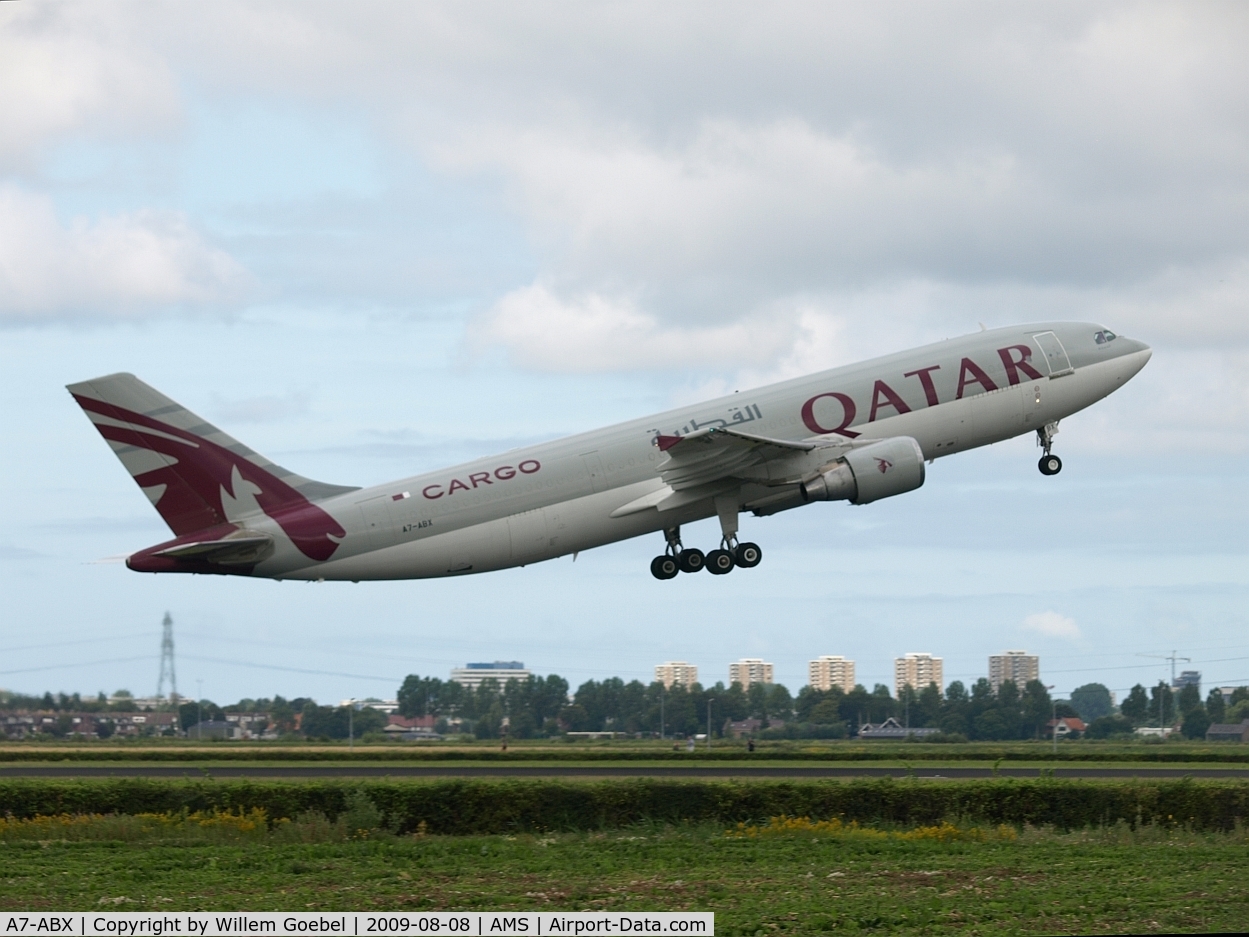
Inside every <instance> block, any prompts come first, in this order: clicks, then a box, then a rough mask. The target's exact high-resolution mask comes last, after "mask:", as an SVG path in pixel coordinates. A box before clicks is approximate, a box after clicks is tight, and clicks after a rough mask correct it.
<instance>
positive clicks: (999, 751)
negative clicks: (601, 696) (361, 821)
mask: <svg viewBox="0 0 1249 937" xmlns="http://www.w3.org/2000/svg"><path fill="white" fill-rule="evenodd" d="M869 745H870V743H869ZM1053 760H1057V761H1065V762H1101V763H1113V762H1133V763H1140V762H1145V763H1163V764H1165V763H1173V764H1174V763H1191V764H1198V763H1212V764H1247V763H1249V746H1243V745H1235V744H1231V743H1211V745H1210V746H1209V747H1206V746H1204V745H1202V746H1200V747H1197V746H1193V747H1189V746H1183V747H1180V746H1176V747H1174V748H1172V747H1170V746H1169V745H1157V746H1155V745H1148V746H1146V745H1141V746H1139V747H1136V746H1133V747H1130V748H1122V747H1120V748H1115V749H1111V750H1103V749H1100V748H1098V747H1096V746H1095V745H1089V746H1088V747H1085V746H1084V744H1083V743H1064V744H1063V745H1062V746H1060V747H1059V749H1058V753H1057V755H1054V754H1053V753H1052V752H1051V751H1050V749H1049V748H1048V747H1047V746H1017V747H1013V748H993V747H980V746H976V745H966V746H964V745H927V746H921V745H890V744H888V743H884V744H882V745H881V746H880V747H879V748H878V747H875V746H872V747H853V748H851V747H838V746H829V747H827V748H808V749H801V750H794V749H769V748H764V749H761V750H759V751H755V752H747V751H746V750H745V749H744V748H741V747H728V748H721V749H712V750H711V751H707V750H705V749H701V748H700V749H699V750H698V751H697V752H695V753H692V754H691V753H687V752H684V751H681V752H673V751H666V750H647V749H638V748H591V749H585V748H579V747H577V746H573V745H569V746H567V747H561V748H532V749H531V748H525V747H521V748H513V749H512V750H511V751H507V752H504V751H500V750H499V749H497V748H368V747H361V748H356V749H354V750H349V749H347V748H325V747H313V746H308V747H306V748H304V747H285V748H269V747H267V746H265V745H263V744H261V745H257V744H255V743H246V747H241V746H234V745H231V744H229V743H221V744H220V745H219V746H217V745H213V746H208V747H204V748H182V747H178V746H172V745H171V746H167V747H166V746H160V745H157V746H148V747H138V746H135V747H130V746H128V745H124V744H123V745H116V746H114V745H111V744H108V743H100V745H99V747H98V748H96V747H92V748H72V749H71V748H61V747H59V746H55V745H46V746H45V745H41V744H37V743H36V744H30V743H28V744H25V745H15V746H9V747H4V748H0V762H27V761H75V762H86V761H173V762H202V761H356V762H361V761H363V762H371V761H382V762H392V761H400V762H436V761H486V762H530V761H560V762H568V761H590V762H601V761H650V762H656V761H657V762H668V761H670V762H674V763H683V762H689V761H703V762H706V761H734V762H767V761H813V762H841V761H852V762H860V761H893V762H898V761H915V762H920V761H944V762H953V761H980V762H985V761H1004V762H1010V761H1031V762H1038V761H1047V762H1048V761H1053Z"/></svg>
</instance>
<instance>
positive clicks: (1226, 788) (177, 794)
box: [0, 778, 1249, 834]
mask: <svg viewBox="0 0 1249 937" xmlns="http://www.w3.org/2000/svg"><path fill="white" fill-rule="evenodd" d="M354 790H362V791H364V792H365V793H366V794H367V795H368V796H369V797H370V798H371V799H372V800H373V802H374V803H375V804H376V805H377V806H378V807H379V808H380V809H381V811H382V812H383V814H384V815H385V816H386V818H387V823H388V825H389V824H394V827H395V829H397V830H399V831H401V832H408V831H411V830H414V829H416V828H417V827H418V824H420V823H421V822H422V821H424V823H425V824H426V828H427V829H428V831H429V832H431V833H444V834H470V833H503V832H517V831H539V830H588V829H611V828H619V827H624V826H630V825H632V824H636V823H641V822H647V821H649V822H658V823H671V824H677V823H685V822H711V823H719V824H724V825H725V826H728V825H731V824H734V823H737V822H738V821H757V820H763V819H766V818H768V817H773V816H779V815H781V814H786V815H789V816H809V817H812V818H817V819H827V818H831V817H841V818H843V819H845V820H858V821H859V822H861V823H897V824H920V823H934V822H937V821H940V820H942V819H947V818H966V819H969V820H976V821H982V822H991V823H1011V824H1016V825H1019V824H1024V823H1031V824H1053V825H1054V826H1056V827H1059V828H1061V829H1073V828H1078V827H1087V826H1098V825H1101V824H1111V823H1115V822H1118V821H1121V820H1122V821H1126V822H1127V823H1129V824H1131V825H1132V826H1133V827H1135V826H1137V825H1139V824H1156V823H1162V824H1183V825H1187V826H1190V827H1192V828H1194V829H1203V830H1227V829H1231V828H1233V827H1234V826H1235V825H1236V824H1237V823H1238V822H1244V820H1245V818H1246V816H1247V815H1249V782H1244V781H1213V782H1209V781H1193V780H1189V779H1186V780H1179V781H1170V780H1167V781H1133V782H1117V781H1110V782H1104V781H1095V782H1089V781H1068V780H1054V779H1039V780H1033V779H1027V780H1022V779H1014V778H1011V779H1006V778H997V779H992V780H985V781H957V782H949V781H946V782H931V781H915V780H905V781H894V780H892V779H889V778H883V779H872V780H855V781H850V782H838V781H753V782H733V781H663V780H652V779H630V780H620V781H594V782H569V781H553V780H498V781H495V780H459V779H449V780H438V781H359V782H356V781H308V782H280V781H255V782H253V781H213V780H195V781H164V780H152V779H146V778H124V779H108V780H104V779H100V780H74V781H59V780H58V781H47V780H42V779H28V778H14V779H6V780H2V781H0V813H3V814H8V815H11V816H15V817H31V816H35V815H38V814H44V815H48V814H59V813H70V814H75V813H122V814H132V813H145V812H158V813H163V812H166V811H171V812H177V811H180V810H192V811H194V810H211V809H214V808H216V809H220V810H236V809H238V808H240V807H241V808H244V809H250V808H252V807H263V808H264V809H265V810H266V811H268V813H269V815H270V817H273V818H278V817H295V816H298V815H299V814H301V813H303V812H305V811H308V810H319V811H321V812H323V813H325V814H327V815H328V816H330V817H331V818H335V817H337V815H338V813H339V812H340V811H342V810H343V809H344V804H345V802H346V797H347V795H348V794H349V793H350V792H351V791H354Z"/></svg>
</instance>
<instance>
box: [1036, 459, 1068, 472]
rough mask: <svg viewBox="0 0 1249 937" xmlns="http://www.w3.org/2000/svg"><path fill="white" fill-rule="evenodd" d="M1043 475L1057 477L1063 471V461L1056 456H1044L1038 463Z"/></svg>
mask: <svg viewBox="0 0 1249 937" xmlns="http://www.w3.org/2000/svg"><path fill="white" fill-rule="evenodd" d="M1037 468H1039V469H1040V470H1041V474H1042V475H1057V474H1058V473H1059V472H1061V471H1062V470H1063V460H1062V459H1060V458H1058V456H1056V455H1043V456H1041V461H1040V462H1038V463H1037Z"/></svg>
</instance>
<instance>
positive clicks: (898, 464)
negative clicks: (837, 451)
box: [802, 436, 924, 504]
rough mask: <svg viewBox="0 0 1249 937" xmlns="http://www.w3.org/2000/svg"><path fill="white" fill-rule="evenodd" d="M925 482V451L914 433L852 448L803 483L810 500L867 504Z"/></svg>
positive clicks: (805, 495) (910, 489) (902, 492)
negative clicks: (911, 435)
mask: <svg viewBox="0 0 1249 937" xmlns="http://www.w3.org/2000/svg"><path fill="white" fill-rule="evenodd" d="M923 483H924V453H923V451H922V450H921V449H920V448H919V443H917V442H916V441H915V440H914V439H912V438H911V437H910V436H893V437H891V438H889V439H882V440H881V441H880V442H874V443H872V444H871V445H868V446H860V447H858V448H856V449H851V450H850V451H849V452H847V453H846V454H845V455H844V456H843V457H842V458H841V459H840V460H838V461H837V462H834V463H832V464H831V465H828V466H825V467H824V468H823V469H821V470H820V474H818V475H816V476H815V478H813V479H811V480H810V481H807V482H803V484H802V497H803V499H804V500H806V501H849V502H851V503H853V504H867V503H868V502H871V501H877V500H879V499H881V498H891V497H893V496H894V495H900V494H905V493H906V492H908V491H914V490H915V489H916V488H918V487H920V486H921V485H922V484H923Z"/></svg>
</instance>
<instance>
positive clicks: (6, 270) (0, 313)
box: [0, 186, 248, 321]
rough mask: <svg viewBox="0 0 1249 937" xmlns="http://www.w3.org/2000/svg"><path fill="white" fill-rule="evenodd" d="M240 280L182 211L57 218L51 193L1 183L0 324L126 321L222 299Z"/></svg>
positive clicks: (237, 289)
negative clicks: (66, 318) (67, 318)
mask: <svg viewBox="0 0 1249 937" xmlns="http://www.w3.org/2000/svg"><path fill="white" fill-rule="evenodd" d="M247 279H248V278H247V275H246V273H245V272H244V270H243V268H242V267H241V266H240V265H239V264H238V263H237V262H236V261H234V260H233V259H232V258H231V257H230V256H229V255H228V254H226V253H225V252H223V251H221V250H218V249H216V248H214V247H212V246H210V245H208V244H206V243H205V242H204V240H203V239H202V238H201V237H200V236H199V234H197V233H196V232H195V231H194V230H193V229H192V228H191V226H190V225H189V224H188V222H187V220H186V219H185V218H184V217H183V216H181V215H179V214H172V213H159V212H151V211H140V212H134V213H129V214H118V215H109V216H104V217H102V218H100V219H98V220H96V221H94V222H92V221H90V220H88V219H86V218H75V219H73V220H72V221H71V222H70V223H69V224H68V225H62V224H61V222H60V220H59V219H58V218H57V216H56V212H55V210H54V208H53V205H52V202H51V200H50V199H48V198H46V197H44V196H40V195H33V194H30V193H28V192H25V191H23V190H21V189H19V188H17V187H15V186H0V321H3V320H6V319H7V320H9V321H39V320H41V319H48V318H53V317H57V316H65V315H72V316H101V317H118V318H127V317H134V316H141V315H147V314H150V313H152V312H154V311H157V310H164V309H168V308H170V307H178V306H187V305H203V304H213V303H219V302H225V301H227V300H230V299H233V298H237V297H238V296H239V295H240V294H241V293H243V292H244V291H245V290H246V288H247V285H248V284H247Z"/></svg>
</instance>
